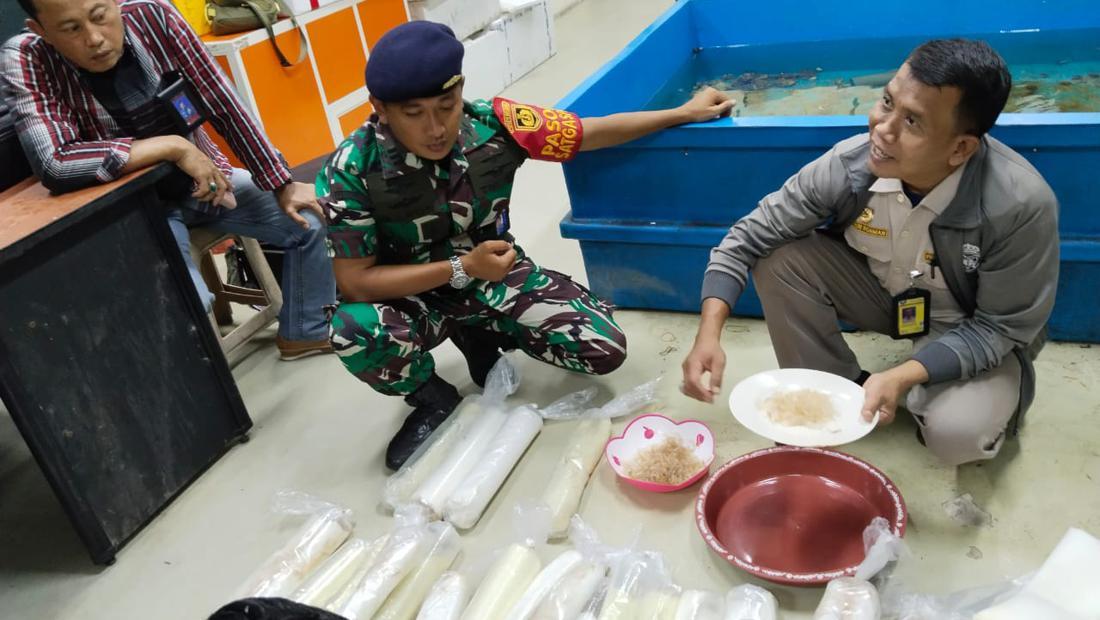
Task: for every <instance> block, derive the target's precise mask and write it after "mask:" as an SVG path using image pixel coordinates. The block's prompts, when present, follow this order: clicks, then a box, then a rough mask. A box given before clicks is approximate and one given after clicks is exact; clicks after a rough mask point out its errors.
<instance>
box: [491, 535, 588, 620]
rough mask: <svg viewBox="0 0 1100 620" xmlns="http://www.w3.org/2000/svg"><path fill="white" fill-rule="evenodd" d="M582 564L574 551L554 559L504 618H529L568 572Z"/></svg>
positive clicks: (515, 619) (578, 555) (512, 619)
mask: <svg viewBox="0 0 1100 620" xmlns="http://www.w3.org/2000/svg"><path fill="white" fill-rule="evenodd" d="M582 562H584V558H583V557H581V554H580V553H578V552H577V551H574V550H569V551H566V552H564V553H562V554H561V555H559V556H558V557H556V558H554V560H553V561H552V562H550V563H549V564H547V565H546V567H545V568H543V569H542V571H541V572H539V574H538V576H536V577H535V580H534V581H532V582H531V584H530V585H529V586H527V589H526V590H525V591H524V592H523V596H521V597H520V599H519V600H518V601H517V602H516V604H515V605H513V606H512V609H511V610H510V611H509V612H508V615H507V616H505V617H506V618H507V619H508V620H528V619H529V618H531V616H533V615H534V613H535V610H536V609H538V607H539V605H540V604H541V603H542V601H543V599H545V598H546V597H547V596H548V595H549V594H550V592H551V591H552V590H553V589H554V588H555V587H556V586H557V585H558V583H559V582H561V581H562V580H563V579H565V577H566V575H568V574H569V572H570V571H572V570H573V569H574V568H576V567H578V566H580V564H581V563H582Z"/></svg>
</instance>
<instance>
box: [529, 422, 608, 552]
mask: <svg viewBox="0 0 1100 620" xmlns="http://www.w3.org/2000/svg"><path fill="white" fill-rule="evenodd" d="M576 425H577V426H576V428H575V429H573V432H572V434H570V436H569V440H568V441H567V442H566V446H565V449H564V450H563V451H562V455H561V459H560V460H559V461H558V464H557V466H556V467H555V468H554V473H553V474H552V475H551V476H550V482H549V483H547V485H546V490H545V491H544V492H543V495H542V501H543V503H545V504H546V505H547V506H548V507H549V508H550V513H551V521H550V538H551V539H558V538H562V537H565V536H566V535H568V533H569V523H570V519H571V518H572V516H573V515H574V514H575V513H576V512H577V508H578V507H579V506H580V502H581V497H582V496H583V495H584V489H585V487H587V486H588V480H589V478H591V476H592V471H593V470H595V469H596V465H597V464H599V462H600V457H601V456H602V455H603V450H604V446H605V445H607V440H608V438H610V437H611V419H610V418H592V419H585V420H580V421H578V422H577V423H576Z"/></svg>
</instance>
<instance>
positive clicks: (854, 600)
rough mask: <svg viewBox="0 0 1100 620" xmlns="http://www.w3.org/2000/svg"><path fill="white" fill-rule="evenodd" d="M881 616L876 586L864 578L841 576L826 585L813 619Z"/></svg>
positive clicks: (852, 619) (863, 619) (859, 619)
mask: <svg viewBox="0 0 1100 620" xmlns="http://www.w3.org/2000/svg"><path fill="white" fill-rule="evenodd" d="M881 617H882V610H881V608H880V606H879V601H878V590H876V589H875V586H873V585H871V584H870V583H868V582H866V581H864V580H862V579H855V578H852V577H841V578H839V579H833V580H832V581H830V582H829V585H828V586H826V587H825V594H824V595H823V596H822V597H821V603H819V604H818V606H817V610H816V611H814V617H813V620H879V619H880V618H881Z"/></svg>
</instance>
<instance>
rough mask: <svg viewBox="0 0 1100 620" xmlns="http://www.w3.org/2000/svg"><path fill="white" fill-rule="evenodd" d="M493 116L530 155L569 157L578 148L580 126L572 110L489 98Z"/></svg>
mask: <svg viewBox="0 0 1100 620" xmlns="http://www.w3.org/2000/svg"><path fill="white" fill-rule="evenodd" d="M493 113H494V114H495V115H496V117H497V120H499V121H500V124H501V125H502V126H503V127H504V130H505V131H507V132H508V134H509V135H510V136H512V139H513V140H515V141H516V142H517V143H518V144H519V145H520V146H521V147H522V148H523V150H525V151H527V154H528V155H529V156H530V157H531V158H532V159H541V160H544V161H561V162H564V161H569V160H571V159H573V158H574V157H576V155H577V152H578V151H580V146H581V139H582V138H583V135H584V128H583V127H582V126H581V119H580V118H579V117H578V116H577V115H576V114H573V113H572V112H567V111H565V110H555V109H553V108H540V107H539V106H534V105H528V104H525V103H516V102H515V101H512V100H510V99H505V98H503V97H496V98H494V99H493Z"/></svg>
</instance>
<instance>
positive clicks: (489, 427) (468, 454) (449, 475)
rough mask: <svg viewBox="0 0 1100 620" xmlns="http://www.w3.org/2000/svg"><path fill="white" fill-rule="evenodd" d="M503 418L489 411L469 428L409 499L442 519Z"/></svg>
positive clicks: (493, 409)
mask: <svg viewBox="0 0 1100 620" xmlns="http://www.w3.org/2000/svg"><path fill="white" fill-rule="evenodd" d="M506 419H507V415H506V414H505V412H504V411H503V410H501V409H497V408H489V409H486V410H485V411H484V412H482V414H481V416H480V417H478V418H477V420H476V421H475V422H474V423H473V424H472V425H471V426H470V431H469V433H467V434H466V435H465V436H464V437H463V438H462V441H460V442H458V443H457V444H456V445H455V446H454V448H453V449H452V450H451V452H450V453H449V454H448V455H447V458H446V459H444V460H443V462H442V463H441V464H440V465H439V467H437V468H436V469H435V471H434V472H432V473H431V475H429V476H428V478H427V479H426V480H425V481H424V483H423V484H422V485H421V486H420V488H419V489H417V490H416V493H415V494H414V495H413V498H414V499H415V500H416V501H417V502H420V503H421V504H423V505H424V506H427V507H428V508H429V509H430V510H431V511H432V512H433V513H434V514H435V516H442V515H443V512H444V507H445V506H446V503H447V500H448V498H450V497H451V495H452V494H453V493H454V492H455V491H456V490H458V489H459V488H460V485H461V484H462V481H463V480H464V479H465V478H466V476H467V475H468V474H469V473H470V471H471V470H473V469H474V467H475V466H476V465H477V464H478V462H479V461H481V460H482V459H483V458H484V457H485V453H486V452H487V451H488V449H489V446H490V444H492V441H493V438H494V437H496V435H497V433H498V432H499V431H500V429H501V427H502V426H504V421H505V420H506Z"/></svg>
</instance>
